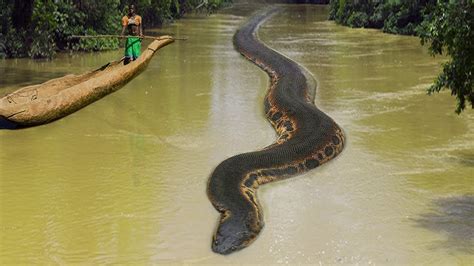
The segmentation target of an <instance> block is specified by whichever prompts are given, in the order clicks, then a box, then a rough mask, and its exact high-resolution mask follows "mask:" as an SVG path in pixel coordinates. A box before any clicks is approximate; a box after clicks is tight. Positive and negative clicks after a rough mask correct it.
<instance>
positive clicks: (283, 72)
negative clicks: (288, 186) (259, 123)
mask: <svg viewBox="0 0 474 266" xmlns="http://www.w3.org/2000/svg"><path fill="white" fill-rule="evenodd" d="M278 10H279V8H271V9H269V10H266V11H264V12H261V13H258V14H256V15H254V16H253V17H252V18H250V20H249V21H248V22H247V23H245V25H243V26H242V27H241V28H240V29H238V30H237V32H236V33H235V35H234V39H233V41H234V46H235V48H236V50H237V51H239V52H240V53H241V54H242V55H243V56H244V57H245V58H247V59H248V60H250V61H251V62H253V63H254V64H256V65H257V66H258V67H260V68H261V69H263V70H264V71H265V72H267V74H268V75H269V77H270V88H269V90H268V92H267V94H266V96H265V100H264V103H265V113H266V116H267V118H268V120H269V121H270V123H271V125H272V126H273V127H274V129H275V130H276V132H277V134H278V138H277V140H276V142H275V143H273V144H272V145H270V146H268V147H266V148H264V149H262V150H259V151H254V152H249V153H243V154H239V155H236V156H233V157H231V158H229V159H227V160H225V161H223V162H222V163H220V164H219V165H218V166H217V167H216V169H215V170H214V172H213V173H212V174H211V177H210V178H209V181H208V187H207V194H208V197H209V200H210V201H211V203H212V204H213V206H214V207H215V208H216V210H217V211H219V212H220V214H221V215H220V220H219V224H218V227H217V229H216V231H215V234H214V236H213V239H212V250H213V251H214V252H216V253H220V254H229V253H232V252H234V251H237V250H240V249H242V248H245V247H247V246H248V245H250V244H251V243H252V242H253V241H254V240H255V239H256V237H257V236H258V234H259V233H260V231H261V230H262V228H263V225H264V221H263V214H262V209H261V207H260V205H259V202H258V199H257V189H258V187H259V186H261V185H263V184H266V183H269V182H272V181H276V180H281V179H285V178H288V177H290V176H294V175H296V174H300V173H303V172H306V171H308V170H311V169H314V168H316V167H318V166H319V165H321V164H323V163H326V162H328V161H329V160H331V159H332V158H334V157H335V156H336V155H338V154H339V153H340V152H341V151H342V149H343V147H344V141H345V140H344V134H343V131H342V130H341V128H340V127H339V126H338V125H337V124H336V123H335V122H334V121H333V120H332V119H331V118H330V117H329V116H327V115H326V114H325V113H323V112H322V111H320V110H319V109H318V108H317V107H316V106H315V105H314V103H313V100H312V97H311V95H313V93H314V92H315V90H316V86H315V84H316V83H315V81H314V78H313V77H312V76H311V74H309V72H307V71H306V70H305V69H304V68H303V67H301V66H299V65H298V64H297V63H296V62H294V61H292V60H291V59H289V58H287V57H285V56H283V55H281V54H280V53H278V52H276V51H275V50H272V49H271V48H269V47H268V46H266V45H265V44H263V43H262V42H260V41H259V39H258V36H257V31H258V29H259V27H260V25H262V24H263V23H264V22H265V21H266V20H267V19H269V18H270V17H271V16H272V15H274V14H275V13H277V11H278Z"/></svg>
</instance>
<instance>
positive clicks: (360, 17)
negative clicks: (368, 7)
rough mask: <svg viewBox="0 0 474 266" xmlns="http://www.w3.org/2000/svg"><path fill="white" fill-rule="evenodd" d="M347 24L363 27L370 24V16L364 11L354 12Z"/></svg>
mask: <svg viewBox="0 0 474 266" xmlns="http://www.w3.org/2000/svg"><path fill="white" fill-rule="evenodd" d="M347 24H348V25H349V26H351V27H355V28H363V27H366V26H367V25H368V24H369V16H368V15H367V14H366V13H363V12H354V13H352V14H351V16H350V17H349V18H348V19H347Z"/></svg>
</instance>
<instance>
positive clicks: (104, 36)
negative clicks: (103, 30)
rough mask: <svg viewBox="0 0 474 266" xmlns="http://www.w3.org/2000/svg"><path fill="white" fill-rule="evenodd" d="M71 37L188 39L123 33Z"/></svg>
mask: <svg viewBox="0 0 474 266" xmlns="http://www.w3.org/2000/svg"><path fill="white" fill-rule="evenodd" d="M71 38H81V39H86V38H121V39H125V38H140V39H150V40H164V39H173V40H187V39H188V38H186V37H182V38H175V37H172V36H123V35H107V34H103V35H71Z"/></svg>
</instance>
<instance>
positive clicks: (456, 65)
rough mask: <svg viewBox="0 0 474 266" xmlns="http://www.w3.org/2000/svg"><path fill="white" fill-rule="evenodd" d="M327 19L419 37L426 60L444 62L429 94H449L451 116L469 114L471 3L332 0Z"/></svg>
mask: <svg viewBox="0 0 474 266" xmlns="http://www.w3.org/2000/svg"><path fill="white" fill-rule="evenodd" d="M330 19H333V20H335V21H336V22H337V23H340V24H342V25H346V26H350V27H367V28H378V29H382V30H383V31H384V32H388V33H395V34H410V35H417V36H419V37H420V40H421V43H422V44H423V45H425V44H426V45H428V49H429V51H430V53H431V55H433V56H435V55H447V56H448V58H449V60H448V61H447V62H445V63H444V64H443V69H442V71H441V73H440V74H439V75H438V77H437V78H436V79H435V81H434V84H433V85H431V86H430V87H429V88H428V89H427V92H428V94H433V93H434V92H439V91H441V90H443V89H450V90H451V94H452V95H454V96H455V97H456V100H457V106H456V109H455V112H456V113H458V114H459V113H461V112H462V111H463V110H464V109H465V108H466V105H471V108H474V89H473V72H474V43H473V41H474V34H473V29H474V0H331V2H330Z"/></svg>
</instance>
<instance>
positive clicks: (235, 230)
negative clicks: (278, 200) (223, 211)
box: [212, 217, 263, 255]
mask: <svg viewBox="0 0 474 266" xmlns="http://www.w3.org/2000/svg"><path fill="white" fill-rule="evenodd" d="M252 221H255V222H252ZM262 227H263V223H262V222H260V221H257V220H255V219H253V218H252V217H247V218H245V219H239V218H234V217H227V218H223V219H221V222H220V223H219V227H218V228H217V230H216V233H215V234H214V237H213V239H212V250H213V251H214V252H216V253H219V254H223V255H227V254H230V253H232V252H234V251H237V250H240V249H243V248H245V247H247V246H248V245H250V244H251V243H252V242H253V241H254V240H255V239H256V237H257V235H258V233H259V232H260V230H261V229H262Z"/></svg>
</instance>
